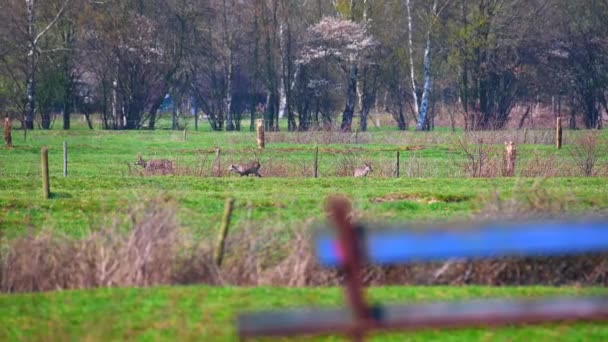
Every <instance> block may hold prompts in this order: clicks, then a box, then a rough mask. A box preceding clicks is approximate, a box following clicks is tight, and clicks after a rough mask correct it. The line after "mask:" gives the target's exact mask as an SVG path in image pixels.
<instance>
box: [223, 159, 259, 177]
mask: <svg viewBox="0 0 608 342" xmlns="http://www.w3.org/2000/svg"><path fill="white" fill-rule="evenodd" d="M260 167H261V165H260V163H259V162H258V161H252V162H249V163H247V164H238V165H230V167H229V168H228V171H234V172H236V173H238V174H239V175H241V177H243V176H249V175H256V176H258V177H262V175H260Z"/></svg>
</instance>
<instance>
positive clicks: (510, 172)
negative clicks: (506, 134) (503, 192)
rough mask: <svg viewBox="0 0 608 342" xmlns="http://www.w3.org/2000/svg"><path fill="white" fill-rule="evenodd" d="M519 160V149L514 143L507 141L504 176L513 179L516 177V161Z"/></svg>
mask: <svg viewBox="0 0 608 342" xmlns="http://www.w3.org/2000/svg"><path fill="white" fill-rule="evenodd" d="M516 158H517V149H516V148H515V144H514V143H513V142H512V141H508V142H507V141H505V154H504V160H503V162H504V170H505V171H504V175H505V177H513V176H514V175H515V159H516Z"/></svg>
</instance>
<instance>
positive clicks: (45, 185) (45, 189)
mask: <svg viewBox="0 0 608 342" xmlns="http://www.w3.org/2000/svg"><path fill="white" fill-rule="evenodd" d="M41 167H42V197H44V198H45V199H47V198H49V197H50V196H51V185H50V183H49V148H48V147H43V148H42V150H41Z"/></svg>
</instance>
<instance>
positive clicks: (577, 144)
mask: <svg viewBox="0 0 608 342" xmlns="http://www.w3.org/2000/svg"><path fill="white" fill-rule="evenodd" d="M607 151H608V145H607V144H606V142H605V141H603V139H601V137H600V136H599V133H598V132H597V131H589V132H585V133H584V134H583V135H580V136H579V137H577V138H576V140H575V141H574V143H573V144H572V145H570V146H568V152H569V153H570V156H571V157H572V160H573V161H574V163H575V164H576V166H577V167H578V169H579V170H580V171H581V173H582V175H583V176H585V177H593V176H596V175H597V174H598V172H599V170H598V160H599V157H600V155H603V154H604V155H605V154H606V152H607Z"/></svg>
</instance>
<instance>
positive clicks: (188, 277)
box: [0, 182, 608, 292]
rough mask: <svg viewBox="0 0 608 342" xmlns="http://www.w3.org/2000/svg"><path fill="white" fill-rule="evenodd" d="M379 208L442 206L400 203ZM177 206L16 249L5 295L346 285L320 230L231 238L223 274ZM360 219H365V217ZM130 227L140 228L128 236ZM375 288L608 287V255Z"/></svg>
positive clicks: (526, 211) (2, 271)
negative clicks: (328, 258) (318, 252)
mask: <svg viewBox="0 0 608 342" xmlns="http://www.w3.org/2000/svg"><path fill="white" fill-rule="evenodd" d="M377 200H378V201H395V200H415V201H419V200H424V201H425V202H429V203H430V201H434V200H437V201H439V199H435V198H422V197H420V198H418V197H411V196H410V197H407V196H406V197H404V196H400V195H399V194H394V195H393V196H388V197H386V198H378V199H377ZM479 202H480V203H485V205H484V206H482V207H480V208H479V212H478V215H477V218H476V220H486V219H497V218H502V219H513V218H518V219H522V218H524V217H525V218H539V217H544V216H546V215H551V216H553V217H555V216H556V215H557V216H558V217H559V215H562V213H563V212H565V211H566V210H568V209H569V208H570V206H571V205H572V204H573V200H572V199H569V198H568V197H564V196H556V195H555V194H553V193H551V192H549V191H547V190H546V189H545V188H544V187H543V186H542V183H541V182H538V183H537V184H535V185H534V186H533V187H532V188H531V189H529V190H525V189H524V190H522V189H519V190H516V191H514V195H513V196H509V197H508V198H507V199H505V198H503V196H502V195H501V194H498V193H494V194H490V195H489V197H488V198H482V199H480V201H479ZM176 212H177V208H176V203H175V201H174V200H173V199H172V198H169V197H159V198H156V199H153V200H151V201H149V202H146V203H144V204H140V205H138V206H136V207H134V208H133V209H131V210H130V211H129V212H128V215H127V216H126V217H125V219H124V220H121V221H116V222H113V223H112V224H111V225H109V226H108V227H107V228H104V229H101V230H99V231H97V232H94V233H92V234H90V235H89V236H88V237H86V238H84V239H72V238H68V237H64V236H59V235H56V234H53V233H51V232H49V231H46V232H43V233H41V234H38V235H28V236H24V237H21V238H17V239H15V240H12V241H10V242H9V243H8V244H7V245H5V246H4V247H3V248H2V249H0V250H1V251H2V252H1V253H0V291H1V292H35V291H52V290H60V289H83V288H95V287H124V286H137V287H141V286H154V285H169V284H208V285H218V286H219V285H221V286H224V285H239V286H258V285H268V286H337V285H340V284H341V281H342V274H341V272H340V271H339V270H334V269H325V268H323V267H321V266H320V265H319V264H318V263H317V261H316V258H315V256H314V253H313V249H312V245H311V240H310V234H309V233H310V230H309V229H304V228H305V227H309V226H310V225H311V224H310V222H309V223H307V224H305V227H300V228H302V229H300V228H299V229H297V230H293V231H291V233H289V234H287V236H291V237H290V238H288V237H287V236H286V234H285V232H284V231H283V232H281V234H278V231H277V229H279V228H275V229H273V228H268V227H266V228H264V229H259V227H253V226H250V227H247V228H244V229H242V230H239V231H236V232H234V233H232V234H231V235H229V237H228V239H227V242H226V255H225V257H224V263H223V265H222V268H221V269H219V268H217V267H216V266H215V265H214V264H213V262H212V249H211V248H210V246H209V245H208V244H207V243H206V242H205V241H203V240H197V239H194V238H193V237H192V236H190V235H189V234H186V233H185V232H184V231H182V230H181V229H180V227H179V223H178V221H177V218H176ZM355 217H359V215H355ZM125 225H127V226H129V227H130V229H125ZM363 274H364V282H365V284H366V285H389V284H399V285H409V284H483V285H533V284H534V285H539V284H544V285H602V286H605V285H608V263H606V255H597V254H594V255H584V256H576V257H535V258H498V259H490V260H482V261H468V260H448V261H446V262H443V263H416V264H411V265H404V266H394V267H375V266H369V267H367V268H366V269H365V271H364V273H363Z"/></svg>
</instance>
